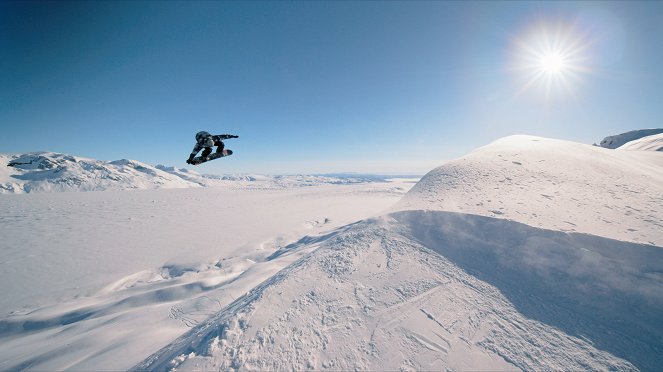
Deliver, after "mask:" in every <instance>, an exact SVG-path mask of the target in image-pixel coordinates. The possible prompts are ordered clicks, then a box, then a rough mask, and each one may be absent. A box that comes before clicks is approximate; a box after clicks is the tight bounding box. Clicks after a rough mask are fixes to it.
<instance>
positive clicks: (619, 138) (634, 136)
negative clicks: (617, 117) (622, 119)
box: [599, 128, 663, 149]
mask: <svg viewBox="0 0 663 372" xmlns="http://www.w3.org/2000/svg"><path fill="white" fill-rule="evenodd" d="M659 133H663V128H658V129H639V130H632V131H630V132H626V133H622V134H617V135H614V136H608V137H606V138H604V139H603V140H602V141H601V142H600V144H599V145H600V146H601V147H605V148H608V149H616V148H618V147H620V146H622V145H624V144H626V143H628V142H631V141H635V140H638V139H640V138H642V137H647V136H652V135H655V134H659Z"/></svg>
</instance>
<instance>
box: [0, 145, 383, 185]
mask: <svg viewBox="0 0 663 372" xmlns="http://www.w3.org/2000/svg"><path fill="white" fill-rule="evenodd" d="M380 181H384V179H383V178H381V177H377V178H376V177H369V176H362V175H347V176H337V177H332V176H324V175H285V176H267V175H247V174H243V175H242V174H240V175H210V174H200V173H198V172H195V171H192V170H189V169H179V168H176V167H172V166H171V167H167V166H164V165H157V166H151V165H148V164H145V163H142V162H139V161H136V160H128V159H121V160H115V161H102V160H95V159H90V158H83V157H78V156H72V155H68V154H61V153H55V152H33V153H26V154H0V194H22V193H32V192H66V191H105V190H132V189H139V190H140V189H170V188H190V187H212V186H228V187H243V188H261V189H264V188H269V189H280V188H288V187H304V186H318V185H325V184H352V183H366V182H380Z"/></svg>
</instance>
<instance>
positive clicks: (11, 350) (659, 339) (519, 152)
mask: <svg viewBox="0 0 663 372" xmlns="http://www.w3.org/2000/svg"><path fill="white" fill-rule="evenodd" d="M637 140H639V141H640V142H639V143H640V144H642V143H645V142H646V143H651V142H652V141H654V142H655V141H656V139H655V138H648V137H645V138H638V139H637ZM645 149H646V150H648V151H643V150H645ZM623 150H624V149H622V148H620V149H617V150H612V149H606V148H602V147H598V146H589V145H583V144H578V143H572V142H567V141H560V140H552V139H546V138H539V137H531V136H513V137H507V138H504V139H501V140H498V141H496V142H494V143H492V144H490V145H488V146H485V147H482V148H480V149H477V150H475V151H474V152H472V153H470V154H468V155H466V156H464V157H462V158H460V159H457V160H454V161H451V162H448V163H446V164H444V165H442V166H440V167H439V168H436V169H434V170H432V171H431V172H430V173H428V174H427V175H426V176H424V177H423V178H422V179H421V180H420V181H419V182H418V183H417V184H416V186H414V187H412V185H413V181H412V180H392V181H390V182H375V181H373V182H363V183H361V182H359V181H358V182H359V183H355V182H352V183H350V184H336V182H335V181H334V180H338V179H343V178H337V177H329V180H323V178H324V177H323V176H296V177H293V176H289V177H285V178H282V179H279V178H278V177H267V178H266V179H261V178H260V177H261V176H228V177H227V178H226V179H221V178H222V177H219V179H217V181H221V182H225V183H219V184H214V185H215V186H218V187H205V188H200V187H199V186H201V185H202V186H210V185H211V184H207V183H206V182H209V181H206V180H207V179H213V178H207V177H204V178H205V179H206V180H203V182H199V181H200V180H201V179H200V177H202V176H200V175H197V174H193V175H190V174H189V175H187V173H189V172H186V171H184V170H177V169H175V168H172V169H169V168H166V167H156V168H155V169H157V170H159V171H160V172H164V173H167V174H170V175H173V176H176V177H178V179H180V180H183V182H190V183H192V184H195V185H197V186H196V187H197V188H185V189H174V190H145V191H132V192H129V191H104V192H87V193H77V192H76V193H73V192H70V193H36V194H27V195H2V196H0V209H1V210H3V211H8V213H6V214H5V215H3V216H1V217H0V218H1V220H0V222H1V223H0V235H2V236H3V237H8V238H4V239H3V240H2V241H0V254H1V255H0V257H1V261H0V279H1V280H3V283H11V285H6V286H4V287H3V289H2V291H3V292H2V293H1V296H0V310H1V312H0V314H2V318H0V338H1V343H0V345H1V346H0V369H3V370H16V369H36V370H54V369H72V370H90V369H92V370H120V369H128V368H132V367H133V369H136V370H168V369H173V368H175V369H178V370H190V369H193V370H205V371H207V370H236V369H245V370H277V369H288V370H292V369H294V370H304V369H313V370H323V369H324V370H351V369H363V370H395V369H407V370H514V369H522V370H587V369H599V370H608V369H617V370H631V369H644V370H655V369H657V368H660V366H661V365H663V356H662V355H663V352H662V351H663V316H661V314H663V275H662V273H663V210H662V209H661V207H660V206H661V205H663V152H660V151H651V150H652V148H651V147H650V146H641V145H638V148H637V149H631V150H635V151H623ZM176 173H178V174H176ZM188 176H190V178H189V179H187V177H188ZM242 177H248V178H242ZM257 180H259V183H256V181H257ZM308 181H310V182H308ZM259 184H260V185H269V186H265V187H263V186H259V187H255V185H259ZM307 184H313V185H315V186H313V187H301V186H303V185H307ZM150 187H151V186H150ZM410 187H412V188H411V189H410ZM408 190H409V191H408Z"/></svg>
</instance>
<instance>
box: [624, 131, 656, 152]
mask: <svg viewBox="0 0 663 372" xmlns="http://www.w3.org/2000/svg"><path fill="white" fill-rule="evenodd" d="M618 149H620V150H630V151H663V133H660V134H654V135H651V136H646V137H642V138H639V139H636V140H633V141H630V142H626V143H625V144H623V145H621V146H619V147H618Z"/></svg>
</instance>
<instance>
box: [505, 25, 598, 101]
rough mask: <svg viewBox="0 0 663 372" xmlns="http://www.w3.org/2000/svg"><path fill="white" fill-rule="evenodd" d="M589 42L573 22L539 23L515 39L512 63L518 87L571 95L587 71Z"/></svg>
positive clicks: (545, 94)
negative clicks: (560, 23)
mask: <svg viewBox="0 0 663 372" xmlns="http://www.w3.org/2000/svg"><path fill="white" fill-rule="evenodd" d="M587 49H588V43H587V42H586V41H585V40H584V39H583V37H582V35H581V34H580V32H579V31H578V30H577V29H576V28H574V27H572V26H564V25H555V26H551V25H548V24H544V23H542V24H539V25H538V26H537V27H536V28H534V29H531V30H529V31H528V32H526V33H524V34H523V37H521V38H518V39H517V40H516V50H515V66H514V70H516V71H517V72H518V78H519V80H521V83H522V85H521V89H520V91H519V93H523V92H524V91H529V90H535V91H538V92H540V93H543V94H544V96H545V98H546V100H547V99H548V98H550V97H551V96H553V95H555V96H568V95H571V96H573V95H574V94H575V91H576V90H577V86H578V84H579V83H580V81H581V80H582V77H583V74H585V73H588V72H589V68H588V66H587V60H588V57H587V55H586V53H587Z"/></svg>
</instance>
